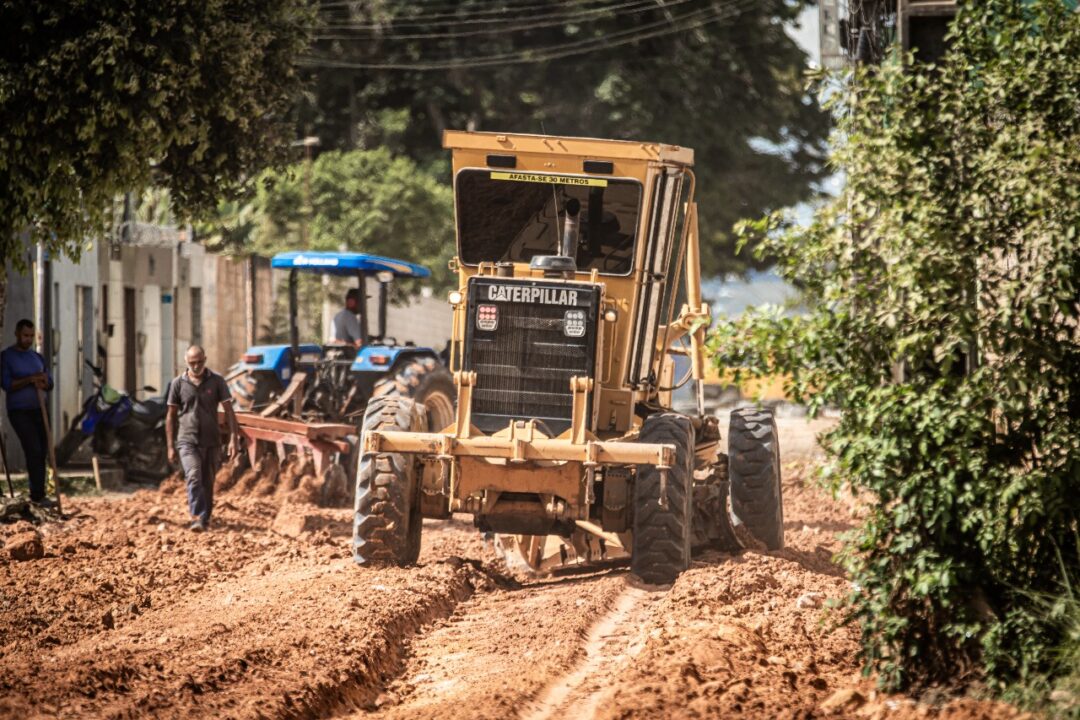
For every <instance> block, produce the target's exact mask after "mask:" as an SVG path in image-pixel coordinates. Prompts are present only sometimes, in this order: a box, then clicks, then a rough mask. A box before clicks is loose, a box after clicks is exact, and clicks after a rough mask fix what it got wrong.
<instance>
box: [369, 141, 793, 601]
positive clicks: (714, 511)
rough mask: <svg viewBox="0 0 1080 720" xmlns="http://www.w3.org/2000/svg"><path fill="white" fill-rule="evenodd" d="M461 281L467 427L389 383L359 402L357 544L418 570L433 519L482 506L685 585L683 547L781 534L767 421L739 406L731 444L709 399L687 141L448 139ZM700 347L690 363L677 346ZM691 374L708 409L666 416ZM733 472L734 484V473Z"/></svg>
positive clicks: (455, 367) (457, 300) (538, 552)
mask: <svg viewBox="0 0 1080 720" xmlns="http://www.w3.org/2000/svg"><path fill="white" fill-rule="evenodd" d="M444 146H445V147H447V148H449V149H450V150H452V152H453V172H454V196H455V201H456V219H457V257H456V258H455V259H454V260H453V261H452V267H453V268H454V269H456V271H457V273H458V277H459V286H458V289H457V290H455V291H452V292H451V293H450V297H449V301H450V304H451V305H452V307H453V340H452V344H451V359H450V366H451V370H452V371H453V374H454V381H455V384H456V387H457V405H456V412H455V418H454V422H453V423H451V424H450V425H448V426H447V427H443V428H439V429H438V431H436V432H431V431H429V424H428V421H427V418H426V413H427V409H426V408H425V407H423V405H421V404H418V403H416V402H414V401H413V400H411V399H409V398H407V397H398V396H392V395H391V396H385V397H381V398H378V399H376V400H374V401H372V402H371V403H370V404H369V405H368V408H367V413H366V416H365V419H364V428H363V437H362V440H361V458H360V463H359V467H358V472H357V492H356V514H355V521H354V536H353V554H354V558H355V560H356V561H357V562H358V563H360V564H361V565H367V564H407V563H410V562H414V561H415V560H416V557H417V556H418V553H419V549H420V534H421V528H422V518H424V517H428V518H447V517H449V516H450V515H451V514H452V513H469V514H471V515H472V516H473V518H474V521H475V523H476V525H477V527H478V528H480V529H481V530H483V531H486V532H492V533H496V534H500V535H502V536H509V537H512V538H513V539H514V543H515V545H516V547H517V549H518V550H519V551H520V553H521V555H522V559H523V560H524V561H525V562H526V563H528V564H529V565H530V566H531V567H533V568H535V569H541V568H543V567H544V566H545V561H546V560H547V559H548V554H547V552H546V550H545V548H546V547H549V546H550V545H549V543H547V542H546V539H547V538H551V537H557V538H562V539H563V540H564V543H565V544H564V545H563V550H562V552H561V560H562V561H565V560H566V556H567V551H566V549H565V548H567V547H569V548H571V549H573V550H576V551H577V555H578V556H584V557H588V558H590V559H592V558H600V557H601V556H603V555H604V554H605V553H606V552H607V551H608V550H611V549H613V546H615V547H616V548H621V549H622V550H623V551H625V552H626V553H628V554H629V555H630V558H631V568H632V571H633V572H634V573H635V574H636V575H637V576H639V577H640V578H641V579H642V580H644V581H646V582H651V583H668V582H672V581H673V580H674V579H675V577H677V576H678V574H679V573H680V572H682V571H683V570H685V569H686V568H687V567H688V566H689V563H690V553H691V549H692V547H694V546H695V545H702V544H707V543H709V544H714V545H720V546H723V547H727V548H729V549H730V548H731V547H732V546H733V545H736V544H737V543H741V544H743V545H747V544H754V545H757V546H764V547H767V548H779V547H781V546H782V545H783V503H782V498H781V490H780V476H779V469H780V468H779V454H778V446H777V438H776V427H775V423H774V422H773V420H772V417H771V415H769V414H767V413H765V412H762V411H758V410H754V409H749V410H741V411H736V412H734V413H733V414H732V417H731V425H730V432H729V437H728V445H729V451H728V453H727V454H724V453H722V452H720V440H721V433H720V430H719V427H718V421H717V419H716V418H715V417H712V416H706V415H705V413H704V412H703V410H702V403H701V392H700V391H701V387H700V383H701V380H702V379H703V378H704V374H705V363H704V357H703V342H704V333H705V329H706V328H707V327H708V323H709V310H708V307H707V306H706V305H705V303H704V302H703V301H702V298H701V291H700V271H699V267H700V263H699V257H700V256H699V248H698V236H697V214H696V206H695V204H694V174H693V172H692V170H691V167H692V165H693V151H692V150H690V149H688V148H682V147H677V146H673V145H664V144H658V143H638V142H625V141H612V140H592V139H583V138H560V137H547V136H536V135H509V134H507V135H503V134H494V133H473V132H447V133H446V134H445V136H444ZM680 354H682V355H688V356H689V359H690V371H689V373H687V377H684V378H675V377H674V367H675V363H674V356H676V355H680ZM691 377H692V379H693V380H694V381H695V382H696V383H697V384H698V398H699V403H698V406H699V412H698V413H697V414H695V415H687V414H681V413H678V412H675V411H673V410H672V409H671V396H672V392H673V390H675V389H676V388H677V387H678V386H679V385H681V384H682V383H684V382H686V381H688V380H690V379H691ZM729 478H730V480H729Z"/></svg>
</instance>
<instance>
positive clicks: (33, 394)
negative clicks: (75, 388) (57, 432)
mask: <svg viewBox="0 0 1080 720" xmlns="http://www.w3.org/2000/svg"><path fill="white" fill-rule="evenodd" d="M33 345H34V323H32V322H30V321H29V320H20V321H19V322H17V323H15V344H14V345H12V346H11V347H9V348H8V349H7V350H4V351H3V352H2V353H0V387H3V388H4V392H5V393H7V414H8V420H9V421H10V422H11V427H12V428H13V429H14V430H15V434H16V435H18V436H19V443H20V444H21V445H22V449H23V455H24V456H25V457H26V472H27V474H28V475H29V476H30V502H34V503H38V504H39V505H45V506H49V507H52V506H55V504H56V503H55V502H54V501H52V500H50V499H48V498H46V497H45V457H46V453H48V452H49V441H48V439H47V438H48V435H46V433H45V420H44V418H43V417H42V414H41V402H40V401H39V400H38V391H39V390H40V391H45V392H48V391H49V390H52V388H53V380H52V375H51V374H50V373H49V366H48V365H47V364H46V363H45V358H43V357H41V355H39V354H38V353H37V352H35V351H34V350H33V349H32V348H33Z"/></svg>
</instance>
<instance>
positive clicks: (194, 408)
mask: <svg viewBox="0 0 1080 720" xmlns="http://www.w3.org/2000/svg"><path fill="white" fill-rule="evenodd" d="M203 373H204V375H205V377H203V379H202V382H200V383H199V384H198V385H196V384H195V383H193V382H192V381H191V380H190V379H189V378H188V374H187V373H186V372H185V373H182V374H181V375H180V376H179V377H177V378H176V379H175V380H173V381H172V383H170V384H169V400H168V403H169V405H175V406H176V407H177V414H178V415H179V425H180V428H179V431H178V432H177V434H176V444H177V445H183V444H188V445H198V446H199V447H204V448H211V447H212V448H217V447H220V446H221V429H220V426H219V424H218V405H219V404H221V403H223V402H231V401H232V395H231V394H230V393H229V386H228V385H227V384H226V383H225V378H223V377H221V376H220V375H218V374H217V373H216V372H214V371H213V370H210V369H209V368H207V369H206V370H204V371H203Z"/></svg>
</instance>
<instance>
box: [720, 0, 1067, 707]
mask: <svg viewBox="0 0 1080 720" xmlns="http://www.w3.org/2000/svg"><path fill="white" fill-rule="evenodd" d="M952 42H953V50H952V51H951V52H950V53H949V55H948V56H947V58H946V60H945V61H944V62H943V63H942V65H941V67H937V68H924V69H921V70H919V71H913V70H912V69H911V68H910V67H908V66H904V65H901V64H900V63H899V62H897V61H893V62H890V63H886V64H885V65H884V66H882V67H880V68H877V69H873V70H863V71H859V72H857V73H856V74H855V76H854V77H853V78H852V79H851V82H850V83H849V84H848V85H847V86H846V87H845V88H844V89H843V90H842V91H840V92H838V93H837V94H836V95H835V97H834V102H835V104H836V107H835V109H836V112H837V116H838V117H839V129H838V134H837V137H836V145H835V148H834V154H833V161H834V163H835V164H836V166H837V167H838V168H839V169H840V170H842V171H843V173H844V174H845V177H846V180H847V182H846V186H845V187H844V190H843V192H842V194H841V195H840V197H838V198H837V199H836V201H835V202H833V203H832V204H830V205H829V206H828V207H826V208H824V209H823V211H822V212H821V213H819V214H818V216H817V217H816V219H815V221H814V223H813V224H812V226H811V227H810V228H809V229H806V230H795V231H790V230H789V231H783V230H782V229H780V228H777V227H776V226H775V224H770V223H761V224H758V225H757V226H756V229H757V230H768V232H766V233H764V236H765V241H764V251H765V252H769V253H772V254H774V255H776V256H777V257H779V258H780V267H781V269H782V273H783V274H784V276H785V277H786V278H788V279H789V280H790V281H792V282H795V283H798V284H800V285H801V286H802V287H803V288H805V291H806V294H807V297H808V298H809V300H810V301H811V304H812V311H811V312H810V313H809V314H808V315H806V316H803V317H784V316H782V315H780V314H776V313H768V312H764V313H757V314H752V315H748V316H746V317H744V318H742V319H741V320H737V321H728V322H725V323H722V324H721V325H720V327H719V328H718V329H717V331H716V333H715V334H714V335H713V336H712V346H713V348H714V350H715V351H716V359H717V362H719V363H721V364H724V365H728V366H742V367H745V368H751V369H756V370H757V371H780V372H785V373H789V374H790V375H791V377H792V378H793V388H792V389H793V391H794V392H795V393H796V394H797V395H798V396H800V397H801V398H803V399H805V400H807V401H808V402H809V403H810V404H811V406H812V407H813V408H820V407H821V406H822V405H824V404H833V405H836V406H838V407H839V408H840V409H841V410H842V416H841V419H840V422H839V425H838V426H837V427H836V429H835V430H834V431H832V432H830V433H829V434H828V435H827V436H826V437H825V443H826V447H827V449H828V450H829V453H830V456H831V460H832V463H831V467H830V471H831V473H832V474H831V477H832V479H833V482H834V483H835V485H836V487H839V485H840V484H841V483H850V485H851V487H852V489H853V490H855V491H856V492H858V493H860V494H861V495H862V497H865V498H867V500H868V504H867V516H866V519H865V521H864V523H863V524H862V526H861V527H860V528H859V530H858V531H857V532H856V533H855V535H854V537H853V538H852V540H851V542H850V544H849V546H848V548H847V550H846V552H845V554H844V562H845V564H846V566H847V569H848V571H849V572H850V574H851V578H852V580H853V581H854V583H855V587H856V588H857V589H856V590H855V591H854V592H853V593H852V595H851V597H850V598H849V603H848V609H849V611H850V613H851V615H852V617H853V618H855V619H857V620H858V621H859V622H860V623H861V627H862V633H863V647H864V652H865V659H866V661H867V667H868V669H873V670H876V671H877V672H879V673H880V678H881V681H882V682H883V684H885V685H886V686H889V687H892V688H895V687H903V686H911V685H916V686H918V685H921V684H925V683H931V682H943V683H948V684H953V683H956V682H958V681H964V680H968V679H972V678H978V677H985V678H987V679H988V680H990V681H992V682H994V683H1007V682H1008V681H1010V680H1015V679H1017V678H1021V679H1030V678H1031V677H1033V676H1035V675H1037V674H1039V673H1042V672H1051V673H1053V672H1055V671H1056V670H1060V668H1057V669H1055V666H1054V659H1055V658H1054V652H1053V648H1054V646H1055V644H1056V643H1058V642H1059V641H1060V640H1061V639H1062V627H1063V625H1062V623H1059V622H1058V621H1057V619H1056V618H1054V617H1053V613H1048V612H1047V611H1046V605H1045V603H1044V602H1042V599H1043V598H1045V597H1046V596H1048V595H1051V596H1052V595H1055V594H1058V595H1061V594H1063V593H1064V590H1063V589H1064V588H1066V587H1067V585H1068V578H1069V577H1070V574H1071V576H1072V577H1076V576H1077V575H1078V572H1077V571H1078V570H1080V547H1078V513H1080V508H1078V506H1077V503H1076V498H1077V497H1078V494H1080V337H1078V331H1077V327H1078V321H1080V303H1078V298H1080V242H1078V237H1077V236H1078V228H1080V183H1078V180H1080V151H1078V150H1080V64H1078V63H1077V62H1076V59H1077V58H1078V57H1080V15H1077V14H1076V13H1075V12H1072V11H1069V10H1066V9H1065V8H1064V6H1063V5H1062V3H1061V2H1059V0H1030V1H1025V0H986V1H985V2H982V3H968V4H966V5H965V6H964V7H963V8H962V11H961V13H960V15H959V16H958V19H957V21H956V23H955V27H954V30H953V33H952ZM1073 643H1074V645H1075V638H1074V639H1073ZM1074 650H1075V648H1074ZM1066 669H1067V670H1068V668H1066ZM1072 670H1075V669H1074V668H1073V669H1072ZM997 687H999V688H1000V687H1002V685H1001V684H998V685H997Z"/></svg>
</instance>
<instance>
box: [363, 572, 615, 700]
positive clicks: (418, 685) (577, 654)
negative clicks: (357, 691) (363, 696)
mask: <svg viewBox="0 0 1080 720" xmlns="http://www.w3.org/2000/svg"><path fill="white" fill-rule="evenodd" d="M626 578H627V575H626V573H625V571H608V572H600V573H593V574H589V575H584V576H576V577H564V578H557V579H547V580H534V581H529V582H526V583H524V584H523V585H522V586H521V587H520V588H517V589H503V590H496V591H494V592H491V593H478V594H476V595H474V596H473V597H472V598H470V599H469V600H467V601H465V602H463V603H461V604H460V605H459V606H458V607H457V609H456V610H455V612H454V614H453V615H452V616H451V617H449V618H447V619H446V620H443V621H440V622H437V623H436V624H435V625H434V627H432V628H429V629H427V630H426V631H425V632H424V633H423V634H422V635H418V636H417V637H416V638H415V639H414V641H413V642H412V644H411V648H410V651H411V652H410V657H409V659H408V661H407V663H406V665H405V668H404V671H403V672H402V673H401V675H400V676H399V678H398V679H397V680H396V681H394V682H393V683H391V684H390V685H389V686H388V687H387V688H386V691H385V692H384V693H383V695H382V696H381V697H380V698H379V700H378V701H377V702H378V704H379V706H380V707H379V712H378V713H377V714H376V717H378V718H381V719H389V720H399V719H400V720H404V719H405V718H409V719H412V718H432V719H434V718H439V719H440V720H448V719H456V718H462V719H463V718H470V719H471V720H487V719H490V720H503V719H504V718H508V717H515V716H516V715H518V713H519V712H520V710H521V709H522V708H523V707H526V706H527V703H528V702H529V699H530V698H532V697H535V696H536V695H537V694H539V693H540V692H541V691H543V690H544V688H545V687H547V686H548V685H549V684H550V682H551V678H553V677H559V676H561V675H562V674H563V673H564V672H565V670H566V668H567V667H573V666H575V665H576V664H577V663H579V662H581V661H582V660H583V659H584V658H585V652H584V647H585V645H586V642H587V640H586V638H587V635H588V632H589V629H590V628H591V627H593V626H594V625H595V623H596V619H597V618H600V617H604V616H605V615H606V614H608V613H610V609H611V607H612V605H613V604H614V603H615V602H616V599H617V598H620V597H622V596H623V595H624V594H625V592H626ZM353 717H366V715H360V714H357V715H354V716H353Z"/></svg>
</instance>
